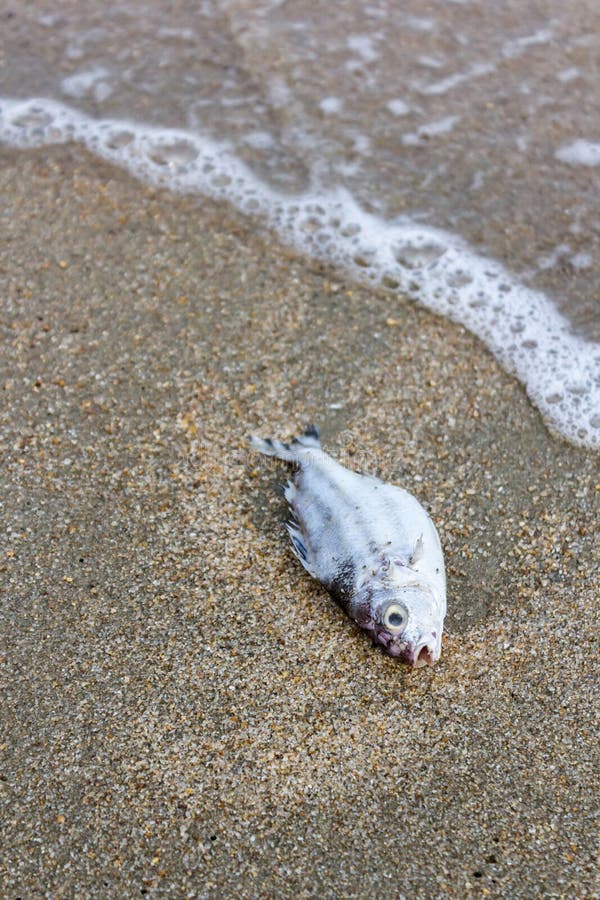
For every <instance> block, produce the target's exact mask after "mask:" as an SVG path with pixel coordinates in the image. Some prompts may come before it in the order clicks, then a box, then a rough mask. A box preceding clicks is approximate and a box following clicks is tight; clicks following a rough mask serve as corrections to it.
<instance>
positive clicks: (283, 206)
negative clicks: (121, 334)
mask: <svg viewBox="0 0 600 900" xmlns="http://www.w3.org/2000/svg"><path fill="white" fill-rule="evenodd" d="M70 140H75V141H79V142H81V143H83V144H85V146H87V147H88V148H89V149H90V151H92V152H93V153H96V154H98V155H99V156H101V157H103V158H104V159H107V160H110V161H112V162H113V163H115V164H117V165H120V166H123V167H125V168H127V169H128V170H129V171H130V172H132V173H133V174H134V175H136V176H137V177H139V178H143V179H145V180H147V181H150V182H153V183H154V184H159V185H165V186H167V187H170V188H171V189H175V190H179V191H188V192H189V191H194V192H199V193H203V194H205V195H209V196H212V197H214V198H219V199H224V200H228V201H229V202H231V203H233V204H234V205H235V206H236V207H237V208H238V209H241V210H243V211H247V212H251V213H252V214H253V215H260V216H262V217H263V219H264V220H265V221H266V222H267V223H269V224H270V225H271V226H272V227H273V228H274V229H276V230H277V232H278V233H279V235H280V236H281V238H282V239H283V240H284V241H286V242H288V243H291V244H293V245H294V246H295V247H296V248H298V249H299V250H300V251H301V252H304V253H306V254H308V255H310V256H313V257H318V258H321V259H325V260H328V261H330V262H332V263H333V264H335V265H337V266H340V267H342V268H344V269H345V270H346V271H348V272H349V273H350V274H351V275H353V276H354V277H355V278H357V279H359V280H361V281H363V282H366V283H367V284H372V285H378V286H385V287H387V288H388V289H390V290H394V291H397V292H399V293H402V294H404V295H408V296H409V297H412V298H414V299H415V300H418V301H419V302H420V303H422V304H423V305H424V306H426V307H428V308H429V309H431V310H433V311H435V312H436V313H439V314H441V315H444V316H448V317H449V318H451V319H453V320H454V321H456V322H460V323H461V324H462V325H464V326H465V327H466V328H468V329H470V330H471V331H472V332H474V333H475V334H477V335H479V337H480V338H482V340H484V341H485V342H486V343H487V345H488V346H489V347H490V349H491V350H492V352H493V353H494V354H495V356H496V357H497V358H498V359H499V361H500V362H501V363H502V364H503V365H504V366H505V367H506V368H507V369H508V370H509V371H511V372H513V373H515V374H516V376H517V377H518V378H520V380H521V381H522V382H523V384H524V385H525V386H526V388H527V391H528V394H529V396H530V398H531V400H532V401H533V403H535V404H536V406H537V407H538V408H539V409H540V410H541V412H542V414H543V416H544V417H545V419H546V421H547V422H548V423H549V425H550V426H551V427H553V429H554V430H556V431H558V432H560V433H562V434H563V435H564V436H565V437H567V438H568V439H569V440H571V441H573V442H574V443H576V444H580V445H583V446H588V447H592V448H596V449H597V448H600V415H599V410H600V347H599V346H598V345H597V344H592V343H589V342H586V341H585V340H583V339H582V338H579V337H577V336H576V335H574V334H573V333H572V331H571V328H570V326H569V324H568V322H567V321H566V320H565V319H564V317H563V316H562V315H561V314H560V313H559V312H558V311H557V310H556V309H555V307H554V306H553V305H552V304H551V303H550V302H549V300H548V299H547V297H546V296H545V295H544V294H542V293H541V292H539V291H535V290H532V289H530V288H528V287H526V286H525V285H523V284H522V283H520V282H519V281H518V280H517V279H516V278H515V277H514V276H513V275H511V273H510V272H508V271H507V270H506V269H504V268H503V267H502V266H501V265H500V264H498V263H496V262H493V261H492V260H490V259H486V258H485V257H483V256H481V255H479V254H478V253H476V252H474V251H473V250H472V249H471V248H470V247H469V246H468V245H467V244H466V243H465V242H464V241H463V240H462V239H460V238H458V237H456V236H455V235H452V234H449V233H447V232H445V231H441V230H438V229H434V228H428V227H424V226H422V225H420V224H417V223H415V222H414V221H412V220H410V219H408V218H405V219H402V220H400V221H398V220H396V221H394V222H386V221H384V220H383V219H381V218H379V217H378V216H375V215H372V214H370V213H367V212H366V211H365V210H364V209H362V208H361V207H360V206H359V205H358V203H357V202H356V200H355V199H354V197H353V196H352V195H351V194H350V193H349V192H348V191H346V190H344V189H341V188H334V189H321V190H319V191H315V192H314V193H306V194H303V195H297V196H292V197H290V196H286V195H283V194H281V193H279V192H277V191H275V190H273V189H272V188H270V187H269V186H267V185H265V184H264V183H263V182H261V181H260V180H259V179H257V178H256V176H255V175H254V174H253V173H252V172H251V171H250V169H248V167H247V166H245V165H244V163H242V162H241V161H240V160H239V159H238V158H237V157H236V156H235V155H234V154H233V153H232V151H231V149H230V147H229V146H228V145H227V144H224V143H217V142H214V141H211V140H209V139H207V138H204V137H201V136H199V135H198V134H194V133H192V132H187V131H181V130H174V129H164V128H154V127H150V126H145V125H141V124H138V123H132V122H123V121H117V120H107V119H105V120H100V121H99V120H95V119H92V118H90V117H88V116H85V115H83V114H82V113H80V112H78V111H76V110H74V109H70V108H69V107H67V106H65V105H63V104H60V103H56V102H54V101H50V100H29V101H14V100H3V99H0V141H2V142H4V143H8V144H11V145H13V146H18V147H34V146H43V145H47V144H52V143H58V142H65V141H70Z"/></svg>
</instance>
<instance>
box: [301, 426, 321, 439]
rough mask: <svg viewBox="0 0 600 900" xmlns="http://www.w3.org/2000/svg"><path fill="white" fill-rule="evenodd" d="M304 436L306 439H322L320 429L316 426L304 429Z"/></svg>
mask: <svg viewBox="0 0 600 900" xmlns="http://www.w3.org/2000/svg"><path fill="white" fill-rule="evenodd" d="M304 434H305V435H306V437H313V438H316V439H317V440H318V441H319V440H320V439H321V435H320V434H319V429H318V428H317V426H316V425H309V426H308V427H307V428H305V429H304Z"/></svg>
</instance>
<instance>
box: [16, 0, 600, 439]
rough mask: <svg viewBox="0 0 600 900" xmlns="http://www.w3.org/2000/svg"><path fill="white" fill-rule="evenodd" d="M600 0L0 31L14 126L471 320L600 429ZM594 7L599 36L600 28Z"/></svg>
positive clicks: (245, 8)
mask: <svg viewBox="0 0 600 900" xmlns="http://www.w3.org/2000/svg"><path fill="white" fill-rule="evenodd" d="M595 11H596V4H595V2H594V0H574V2H572V3H570V4H567V5H566V4H563V3H559V2H558V0H547V2H546V3H544V4H542V5H539V4H533V3H527V2H526V3H512V2H510V3H506V4H492V3H487V2H483V0H480V2H475V0H452V2H450V0H429V2H422V0H406V2H403V3H402V4H398V3H394V2H392V0H380V2H377V0H373V2H370V3H363V2H359V0H342V2H339V3H336V4H332V5H329V6H325V5H323V4H322V3H317V2H315V0H312V2H311V0H296V2H294V3H293V4H292V3H290V2H285V0H283V2H282V0H255V2H252V3H247V2H241V0H222V2H219V3H216V2H210V0H205V2H202V3H197V2H194V3H191V2H183V3H180V4H177V5H176V6H170V7H169V8H168V9H165V7H164V5H163V4H159V3H157V2H150V3H147V2H144V3H141V2H135V0H128V2H115V3H107V4H102V5H98V4H93V3H91V2H89V0H84V2H77V3H75V2H66V3H64V4H61V6H60V7H59V8H56V9H54V10H53V11H51V12H49V11H48V8H47V7H46V6H45V5H43V4H41V3H35V2H34V3H31V4H27V6H25V5H18V6H16V7H15V8H14V9H13V10H12V11H10V12H9V13H7V14H6V15H5V17H4V20H3V28H2V33H1V36H0V45H1V47H2V58H3V61H4V65H3V70H2V74H3V77H2V94H3V98H0V140H4V141H6V142H9V143H11V144H13V145H22V146H35V145H44V144H49V143H54V142H62V141H67V140H77V141H81V142H83V143H85V144H86V146H87V147H88V149H90V150H92V151H93V152H95V153H97V154H98V155H100V156H102V157H103V158H106V159H110V160H112V161H113V162H116V163H118V164H121V165H123V166H125V167H127V168H128V169H129V170H130V171H132V172H133V173H134V174H136V175H138V176H139V177H141V178H143V179H146V180H149V181H152V182H153V183H160V184H162V185H164V186H167V187H171V188H172V189H173V190H184V191H197V192H202V193H205V194H209V195H211V196H213V197H220V198H223V199H225V200H227V201H229V202H231V203H233V204H234V205H235V206H236V207H238V208H239V209H241V210H243V211H244V212H246V213H248V214H250V215H255V216H257V217H260V218H261V220H262V221H263V222H266V223H267V224H268V225H270V226H271V227H272V228H273V229H274V230H275V231H276V232H277V233H278V234H279V236H280V237H281V238H282V240H284V241H285V242H288V243H291V244H293V245H294V246H295V247H296V248H298V249H299V250H300V251H301V252H303V253H305V254H307V255H310V256H313V257H318V258H320V259H323V260H326V261H330V262H332V263H334V264H335V265H338V266H341V267H342V268H344V269H345V270H346V271H347V272H349V273H350V274H352V275H353V277H355V278H357V279H359V280H361V281H363V282H367V283H369V284H372V285H374V286H377V287H383V288H385V289H387V290H389V291H396V292H401V293H403V294H405V295H409V296H410V297H411V298H412V299H414V300H416V301H417V302H421V303H423V304H424V305H426V306H428V307H429V308H430V309H433V310H434V311H436V312H438V313H440V314H442V315H445V316H447V317H449V318H452V319H453V320H455V321H459V322H461V323H462V324H464V325H465V326H466V327H468V328H470V329H471V330H472V331H474V332H475V333H476V334H478V335H479V336H480V337H481V338H482V339H483V340H484V341H485V342H486V343H487V344H488V346H489V347H490V348H491V350H492V351H493V352H494V354H495V355H496V356H497V357H498V358H499V360H500V361H501V362H502V363H503V364H504V365H505V366H506V368H507V369H509V370H510V371H512V372H514V373H515V374H516V375H517V377H518V378H519V379H520V380H521V381H522V382H523V383H524V384H525V386H526V388H527V390H528V393H529V396H530V397H531V399H532V401H533V402H534V403H535V404H536V405H537V406H538V408H539V409H540V410H541V412H542V414H543V415H544V417H545V419H546V421H548V423H549V424H550V425H551V426H552V427H553V428H554V429H556V430H558V431H560V432H561V433H563V434H564V435H565V436H566V437H568V438H569V439H570V440H572V441H574V442H575V443H579V444H582V445H587V446H590V447H598V446H599V445H600V345H599V344H598V340H599V339H600V312H599V302H598V299H599V296H600V290H599V287H600V274H599V271H598V267H597V265H596V261H597V260H598V258H600V94H599V92H598V90H597V84H598V62H597V61H598V59H599V58H600V56H599V51H600V20H599V19H598V17H597V15H594V13H595ZM594 23H596V30H594Z"/></svg>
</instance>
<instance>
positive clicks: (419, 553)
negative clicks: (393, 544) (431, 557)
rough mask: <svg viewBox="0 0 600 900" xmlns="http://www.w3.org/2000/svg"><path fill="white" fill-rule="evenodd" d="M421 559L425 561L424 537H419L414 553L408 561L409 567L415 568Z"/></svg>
mask: <svg viewBox="0 0 600 900" xmlns="http://www.w3.org/2000/svg"><path fill="white" fill-rule="evenodd" d="M420 559H423V535H422V534H421V535H419V537H418V538H417V540H416V542H415V546H414V548H413V552H412V553H411V555H410V559H409V561H408V565H409V566H414V564H415V563H418V562H419V560H420Z"/></svg>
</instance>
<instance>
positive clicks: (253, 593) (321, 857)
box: [0, 146, 600, 898]
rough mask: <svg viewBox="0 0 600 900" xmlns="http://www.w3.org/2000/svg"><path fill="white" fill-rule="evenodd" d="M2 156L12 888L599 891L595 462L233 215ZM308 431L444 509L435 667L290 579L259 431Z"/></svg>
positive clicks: (31, 158) (416, 316)
mask: <svg viewBox="0 0 600 900" xmlns="http://www.w3.org/2000/svg"><path fill="white" fill-rule="evenodd" d="M0 160H1V163H2V165H1V168H0V181H1V192H2V198H3V202H2V209H1V210H0V223H1V235H2V240H1V241H0V284H1V294H0V295H1V297H2V305H1V308H2V353H1V356H0V369H1V371H0V387H1V388H2V394H1V395H2V400H3V402H2V404H1V406H0V452H1V456H2V481H1V486H0V501H1V505H0V520H1V522H2V528H1V531H2V535H3V538H2V546H1V548H0V590H1V594H2V599H1V604H0V616H1V620H0V629H1V645H0V662H1V667H0V679H1V683H2V706H1V713H0V715H1V725H0V797H1V804H2V815H1V817H0V819H1V821H0V828H1V830H2V834H1V837H0V847H1V849H0V885H1V890H0V893H1V894H2V896H5V897H8V898H17V897H23V898H25V897H34V896H48V897H53V898H54V897H62V896H64V897H77V898H79V897H82V898H83V897H90V898H91V897H93V898H98V897H130V896H131V897H135V896H140V895H148V896H157V897H158V896H160V897H190V898H192V897H197V898H204V897H206V898H217V897H219V898H222V897H233V896H235V897H242V898H255V897H294V898H298V897H313V896H325V897H390V898H391V897H393V898H400V897H406V898H408V897H413V896H416V897H426V898H427V897H446V896H449V897H461V898H462V897H468V896H487V897H540V896H543V897H572V896H577V897H595V896H600V892H599V888H598V868H597V859H596V856H597V851H598V839H597V825H598V822H597V819H595V818H594V816H595V811H596V810H597V806H598V781H597V778H598V765H599V762H600V759H599V754H598V726H599V722H598V702H597V697H598V679H599V676H600V664H599V658H600V657H599V653H598V633H599V627H600V613H599V609H598V582H599V575H600V553H599V548H598V537H597V523H598V513H599V503H598V500H599V497H600V483H599V481H600V479H599V477H598V457H597V456H595V455H594V454H592V453H589V452H588V453H586V452H584V451H581V450H577V449H574V448H572V447H571V446H569V445H568V444H566V443H565V442H564V441H563V440H561V439H560V438H556V437H554V436H552V435H551V434H550V433H549V432H548V431H547V429H546V427H545V426H544V424H543V422H542V421H541V418H540V416H539V413H538V412H537V411H536V410H535V409H534V408H533V407H532V406H531V404H530V403H529V401H528V400H527V397H526V395H525V392H524V390H523V389H522V388H521V386H520V385H519V384H518V383H517V382H516V381H515V380H514V379H513V378H511V377H510V376H509V375H507V374H506V373H505V372H504V371H503V370H502V369H501V368H500V367H499V365H498V364H497V363H496V362H495V361H494V359H493V358H492V356H491V355H490V353H489V352H488V351H487V350H486V349H485V348H484V346H483V345H482V344H481V343H480V342H479V341H478V340H477V339H476V338H474V337H473V336H472V335H471V334H469V333H468V332H466V331H465V330H464V329H463V328H461V327H458V326H453V325H452V324H450V323H449V322H447V321H444V320H442V319H440V318H437V317H435V316H433V315H432V314H429V313H427V312H425V311H423V310H421V309H419V308H418V307H417V306H415V305H414V304H412V303H409V302H408V301H404V300H403V299H402V298H397V297H395V296H388V295H386V294H385V293H376V292H372V291H369V290H367V289H365V288H361V287H357V286H356V285H354V284H352V283H350V282H348V281H346V280H345V279H344V276H343V275H342V274H340V273H339V272H335V271H331V270H329V269H326V268H321V267H319V266H317V265H314V266H312V265H309V264H307V263H305V262H303V261H302V260H299V259H297V258H295V257H294V256H293V255H292V254H291V253H290V252H289V251H286V250H284V249H282V248H281V247H279V246H278V245H277V243H276V241H275V239H274V238H273V237H272V236H270V235H268V234H266V233H259V232H257V231H256V226H255V225H252V224H251V223H249V222H248V221H246V220H244V219H243V218H242V217H240V216H238V215H237V214H234V213H233V212H232V211H231V210H230V209H228V208H222V207H219V206H217V205H214V204H212V203H210V202H208V201H205V200H203V199H201V198H198V197H176V196H173V194H169V193H166V192H164V193H162V192H160V191H157V190H155V189H152V188H149V187H147V186H145V185H143V184H141V183H140V182H137V181H135V180H133V179H132V178H130V177H129V176H128V175H126V174H125V173H123V172H122V171H120V170H117V169H114V168H111V167H110V166H109V165H106V164H103V163H102V162H100V161H98V160H97V159H94V158H92V157H91V156H90V155H88V154H86V153H85V152H84V151H82V150H79V149H77V148H75V147H71V146H62V147H55V148H52V149H44V150H43V151H40V152H30V153H19V154H16V153H12V152H8V151H6V150H2V151H0ZM309 422H316V423H318V424H319V426H320V427H321V430H322V433H323V439H324V445H325V447H326V449H328V450H330V451H331V452H332V453H333V454H334V455H335V456H336V457H337V458H339V459H341V460H342V461H344V462H345V463H346V464H348V465H351V466H353V467H355V468H357V469H358V470H360V471H365V472H371V473H374V474H378V475H380V476H381V477H383V478H385V479H386V480H389V481H392V482H395V483H398V484H401V485H403V486H404V487H406V488H408V489H409V490H411V491H412V492H413V493H414V494H415V495H416V496H417V497H418V499H419V500H420V501H421V502H422V503H423V504H424V506H425V507H426V508H427V509H428V510H429V511H430V512H431V514H432V516H433V518H434V520H435V522H436V524H437V526H438V528H439V531H440V534H441V537H442V543H443V545H444V548H445V553H446V562H447V569H448V579H449V584H448V604H449V613H448V618H447V634H446V635H445V637H444V645H443V652H442V658H441V661H440V663H439V664H438V665H437V666H436V667H435V668H433V669H428V670H417V671H412V672H411V671H408V670H407V669H405V668H404V667H402V666H401V665H399V664H398V663H397V662H395V661H394V660H393V659H390V658H387V657H385V656H384V655H382V654H381V653H380V652H378V651H377V650H376V649H374V648H373V647H372V646H371V645H370V643H369V642H368V640H367V639H366V638H365V636H364V635H363V634H362V633H360V632H359V631H358V629H357V628H356V627H354V626H353V625H352V624H351V623H350V622H349V621H348V620H347V619H345V618H344V617H343V615H342V614H341V612H340V611H339V610H338V609H337V608H336V607H335V606H334V604H333V603H332V601H331V599H330V598H329V596H328V595H327V594H326V593H325V591H324V590H323V589H321V588H320V586H319V585H318V584H316V583H315V582H313V581H311V579H310V578H309V577H308V576H307V574H306V573H305V572H304V571H303V570H302V569H301V567H300V565H299V564H298V562H297V560H295V558H294V557H293V555H292V552H291V550H290V548H289V546H288V539H287V536H286V533H285V529H284V527H283V522H284V520H285V518H286V509H285V503H284V501H283V498H282V497H281V492H280V490H279V485H280V484H281V483H282V482H283V481H284V480H285V477H286V472H285V468H284V467H279V466H276V465H274V464H268V463H266V462H264V461H262V460H261V459H260V458H258V457H256V456H255V455H252V454H251V453H250V452H249V451H248V449H247V435H248V433H250V432H255V433H258V434H261V435H274V436H279V437H291V436H293V435H294V434H295V433H296V432H298V430H299V429H301V428H302V427H304V426H305V425H306V424H307V423H309Z"/></svg>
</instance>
